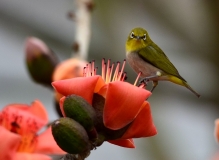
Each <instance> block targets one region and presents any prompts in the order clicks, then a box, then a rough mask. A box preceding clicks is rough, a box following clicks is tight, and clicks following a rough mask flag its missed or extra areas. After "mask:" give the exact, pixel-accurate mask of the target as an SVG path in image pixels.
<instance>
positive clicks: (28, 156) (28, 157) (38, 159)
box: [13, 152, 52, 160]
mask: <svg viewBox="0 0 219 160" xmlns="http://www.w3.org/2000/svg"><path fill="white" fill-rule="evenodd" d="M13 160H52V158H51V157H49V156H47V155H44V154H32V153H25V152H17V154H15V156H14V159H13Z"/></svg>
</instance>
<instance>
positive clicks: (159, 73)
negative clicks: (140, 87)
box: [140, 71, 161, 92]
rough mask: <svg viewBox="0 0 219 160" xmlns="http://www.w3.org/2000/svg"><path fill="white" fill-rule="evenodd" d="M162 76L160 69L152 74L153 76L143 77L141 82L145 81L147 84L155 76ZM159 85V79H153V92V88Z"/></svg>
mask: <svg viewBox="0 0 219 160" xmlns="http://www.w3.org/2000/svg"><path fill="white" fill-rule="evenodd" d="M160 76H161V72H160V71H157V72H156V74H155V75H152V76H148V77H145V78H143V79H142V80H141V81H140V84H141V83H144V84H145V85H146V86H147V84H148V82H149V81H151V80H152V79H154V78H157V77H160ZM157 85H158V81H153V88H152V89H151V92H153V90H154V89H155V87H156V86H157Z"/></svg>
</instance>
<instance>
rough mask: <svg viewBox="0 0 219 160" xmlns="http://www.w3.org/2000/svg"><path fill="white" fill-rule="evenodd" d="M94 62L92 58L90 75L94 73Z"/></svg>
mask: <svg viewBox="0 0 219 160" xmlns="http://www.w3.org/2000/svg"><path fill="white" fill-rule="evenodd" d="M94 64H95V60H92V62H91V75H92V76H93V75H94V69H95V67H94Z"/></svg>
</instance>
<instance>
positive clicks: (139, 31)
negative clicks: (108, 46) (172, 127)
mask: <svg viewBox="0 0 219 160" xmlns="http://www.w3.org/2000/svg"><path fill="white" fill-rule="evenodd" d="M126 58H127V61H128V63H129V64H130V66H131V67H132V68H133V69H134V71H135V72H136V73H139V72H141V77H144V79H143V81H153V88H152V90H151V92H152V91H153V90H154V89H155V87H156V86H157V85H158V81H170V82H173V83H176V84H178V85H181V86H184V87H186V88H188V89H189V90H190V91H192V92H193V93H194V94H195V95H196V96H197V97H200V95H199V94H198V93H197V92H195V91H194V90H193V89H192V88H191V87H190V86H189V84H188V83H187V82H186V80H185V79H184V78H183V77H182V76H180V74H179V72H178V71H177V69H176V68H175V66H174V65H173V64H172V63H171V62H170V60H169V59H168V57H167V56H166V55H165V54H164V52H163V51H162V50H161V49H160V48H159V47H158V46H157V45H156V44H155V43H154V42H153V41H152V40H151V39H150V37H149V35H148V32H147V31H146V30H145V29H143V28H134V29H133V30H132V31H131V33H130V34H129V36H128V39H127V41H126Z"/></svg>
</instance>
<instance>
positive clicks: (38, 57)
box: [25, 37, 58, 87]
mask: <svg viewBox="0 0 219 160" xmlns="http://www.w3.org/2000/svg"><path fill="white" fill-rule="evenodd" d="M25 53H26V64H27V68H28V71H29V74H30V76H31V78H32V79H33V80H34V81H35V82H37V83H40V84H43V85H47V86H49V87H51V82H52V74H53V71H54V69H55V67H56V65H57V64H58V59H57V58H56V56H55V55H54V53H53V52H52V51H51V50H50V49H49V48H48V47H47V46H46V44H45V43H44V42H43V41H41V40H40V39H37V38H35V37H30V38H28V39H27V40H26V44H25Z"/></svg>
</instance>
